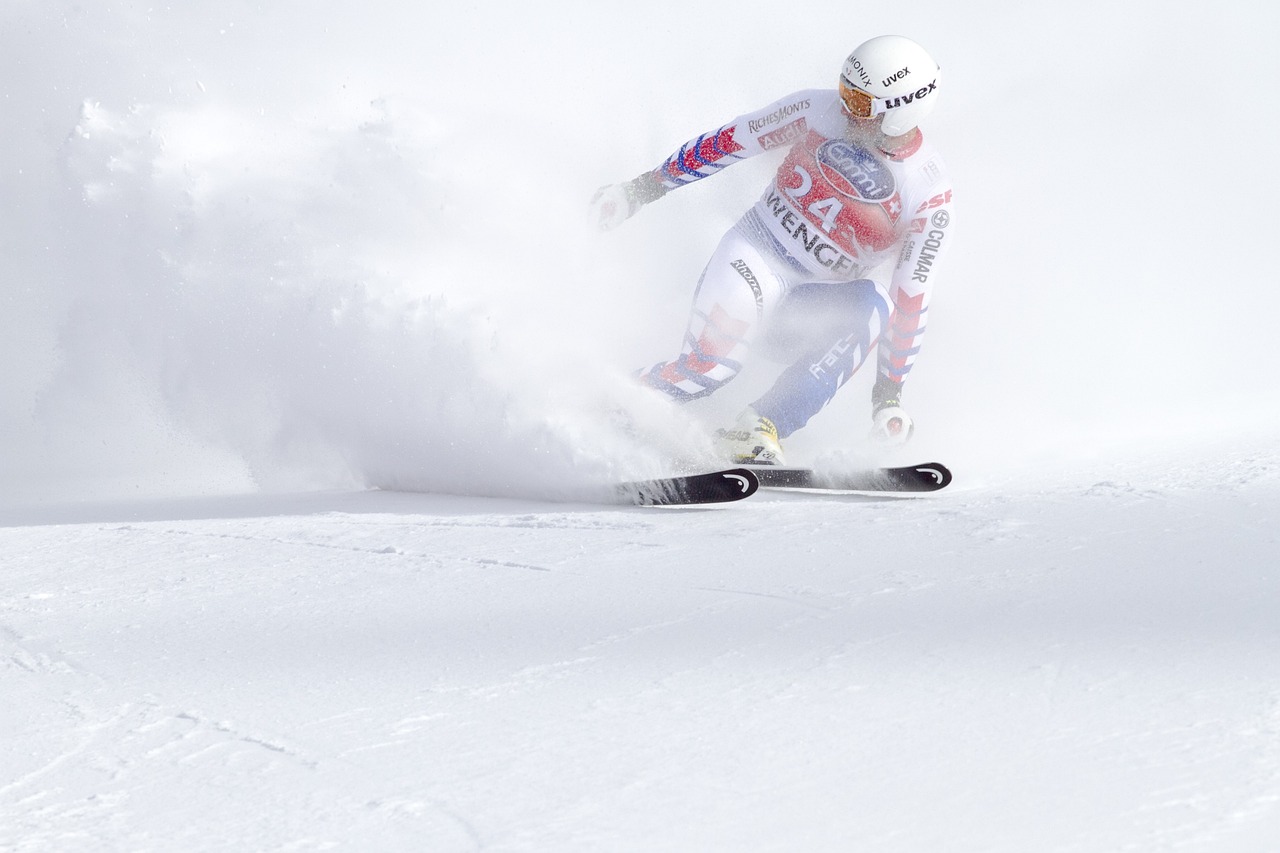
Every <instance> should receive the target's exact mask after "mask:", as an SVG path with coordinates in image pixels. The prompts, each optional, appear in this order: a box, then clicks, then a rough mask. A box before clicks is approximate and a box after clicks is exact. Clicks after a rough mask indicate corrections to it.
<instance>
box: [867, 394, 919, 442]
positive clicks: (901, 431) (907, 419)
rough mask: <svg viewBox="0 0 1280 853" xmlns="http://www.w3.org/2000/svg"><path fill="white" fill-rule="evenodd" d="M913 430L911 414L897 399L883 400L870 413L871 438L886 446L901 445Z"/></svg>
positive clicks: (914, 426) (909, 437)
mask: <svg viewBox="0 0 1280 853" xmlns="http://www.w3.org/2000/svg"><path fill="white" fill-rule="evenodd" d="M915 431H916V425H915V422H914V421H912V420H911V415H908V414H907V410H906V409H904V408H902V406H901V405H900V404H899V403H898V401H897V400H884V401H882V402H880V403H878V404H877V405H876V407H875V410H874V411H873V412H872V413H871V439H872V440H873V441H876V442H878V443H880V444H882V445H884V446H886V447H901V446H902V445H904V444H906V443H907V442H908V441H910V439H911V434H912V433H913V432H915Z"/></svg>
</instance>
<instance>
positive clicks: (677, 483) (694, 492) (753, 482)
mask: <svg viewBox="0 0 1280 853" xmlns="http://www.w3.org/2000/svg"><path fill="white" fill-rule="evenodd" d="M758 488H760V480H759V479H758V478H757V477H756V474H755V472H754V471H749V470H747V469H746V468H731V469H729V470H727V471H715V472H712V473H710V474H687V475H683V476H676V477H661V478H659V479H656V480H636V481H634V482H630V483H620V484H619V485H617V486H616V487H615V489H614V490H615V493H616V494H617V496H618V499H619V500H621V501H622V502H623V503H633V504H637V505H639V506H680V505H688V504H710V503H725V502H726V501H740V500H742V499H743V498H749V497H751V496H752V495H754V494H755V493H756V489H758Z"/></svg>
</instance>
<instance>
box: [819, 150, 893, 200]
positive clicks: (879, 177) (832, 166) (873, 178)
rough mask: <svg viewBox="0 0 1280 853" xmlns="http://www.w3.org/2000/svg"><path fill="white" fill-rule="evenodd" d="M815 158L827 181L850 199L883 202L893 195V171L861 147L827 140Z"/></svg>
mask: <svg viewBox="0 0 1280 853" xmlns="http://www.w3.org/2000/svg"><path fill="white" fill-rule="evenodd" d="M817 160H818V168H819V169H821V170H822V176H823V177H824V178H826V179H827V182H828V183H830V184H831V186H832V187H834V188H835V189H837V190H838V191H840V192H841V193H843V194H844V195H847V196H849V197H850V198H858V199H864V200H866V201H885V200H887V199H889V198H890V197H892V196H893V193H894V190H895V182H894V180H893V173H892V172H890V171H889V168H888V167H887V166H885V164H884V163H882V162H880V160H879V159H878V158H877V157H876V156H875V155H874V154H872V153H871V152H870V151H867V150H866V149H864V148H860V147H858V146H856V145H851V144H849V143H848V142H845V141H844V140H843V139H828V140H827V141H826V142H824V143H822V145H821V146H819V148H818V151H817Z"/></svg>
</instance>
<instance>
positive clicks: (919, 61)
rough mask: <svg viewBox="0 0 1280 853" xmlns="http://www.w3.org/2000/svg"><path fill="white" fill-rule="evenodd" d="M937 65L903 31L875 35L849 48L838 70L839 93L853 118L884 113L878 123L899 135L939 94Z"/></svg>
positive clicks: (940, 73) (930, 105)
mask: <svg viewBox="0 0 1280 853" xmlns="http://www.w3.org/2000/svg"><path fill="white" fill-rule="evenodd" d="M941 82H942V69H940V68H939V67H938V63H936V62H934V61H933V57H931V56H929V54H928V53H927V52H925V49H924V48H923V47H921V46H920V45H918V44H916V43H915V42H913V41H912V40H911V39H909V38H903V37H902V36H879V37H877V38H873V39H871V40H870V41H867V42H863V43H862V44H860V45H858V46H857V47H855V48H854V49H853V53H851V54H849V58H848V59H846V60H845V61H844V70H843V71H842V72H841V73H840V97H841V98H842V99H843V100H844V104H845V108H846V109H847V110H848V111H849V112H850V114H852V115H854V116H857V117H858V118H871V117H872V116H876V115H884V119H883V120H882V122H881V125H880V129H881V130H883V131H884V133H885V134H886V135H887V136H901V135H902V134H904V133H908V132H910V131H911V129H912V128H914V127H916V126H917V125H918V124H920V122H921V120H923V119H924V117H925V116H926V115H928V114H929V111H930V110H932V109H933V105H934V102H935V101H937V99H938V84H939V83H941Z"/></svg>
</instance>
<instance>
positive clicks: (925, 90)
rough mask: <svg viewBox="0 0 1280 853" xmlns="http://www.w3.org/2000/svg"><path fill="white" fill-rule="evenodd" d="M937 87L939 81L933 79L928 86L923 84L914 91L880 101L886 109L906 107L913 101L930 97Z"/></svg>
mask: <svg viewBox="0 0 1280 853" xmlns="http://www.w3.org/2000/svg"><path fill="white" fill-rule="evenodd" d="M937 88H938V81H937V80H931V81H929V85H928V86H922V87H921V88H919V89H916V90H915V91H914V92H908V93H907V94H905V95H899V96H898V97H896V98H884V99H883V100H882V101H881V102H880V103H881V104H883V105H884V108H885V109H886V110H895V109H897V108H898V107H905V106H907V105H908V104H910V103H913V102H915V101H921V100H924V99H925V98H927V97H929V95H931V94H933V91H934V90H935V89H937Z"/></svg>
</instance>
